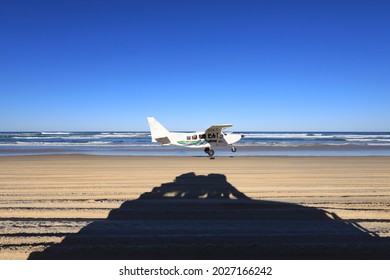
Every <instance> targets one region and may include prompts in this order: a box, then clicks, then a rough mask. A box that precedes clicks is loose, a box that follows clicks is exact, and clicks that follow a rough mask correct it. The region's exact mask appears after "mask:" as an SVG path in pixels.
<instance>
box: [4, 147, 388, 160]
mask: <svg viewBox="0 0 390 280" xmlns="http://www.w3.org/2000/svg"><path fill="white" fill-rule="evenodd" d="M236 148H237V150H238V151H237V152H236V153H232V152H230V148H229V147H216V148H215V151H216V155H215V156H235V157H242V156H309V157H310V156H390V146H384V145H378V146H376V145H371V146H368V145H361V146H357V145H300V146H288V147H285V146H246V145H244V146H240V145H236ZM61 154H62V155H64V154H84V155H112V156H115V155H118V156H148V157H149V156H162V157H163V156H181V157H186V156H205V153H204V152H203V150H202V149H189V148H183V147H175V146H167V147H162V146H150V147H142V146H115V145H112V146H33V147H32V146H0V158H1V157H3V156H23V155H61Z"/></svg>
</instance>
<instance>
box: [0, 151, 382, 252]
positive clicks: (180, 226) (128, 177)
mask: <svg viewBox="0 0 390 280" xmlns="http://www.w3.org/2000/svg"><path fill="white" fill-rule="evenodd" d="M185 174H187V175H185ZM209 174H219V175H211V176H207V175H209ZM213 176H214V177H213ZM224 176H225V177H224ZM177 177H178V179H176V178H177ZM175 179H176V183H175V182H174V181H175ZM206 185H207V187H205V186H206ZM199 189H202V190H201V191H200V190H199ZM140 197H141V199H139V198H140ZM207 197H208V198H210V199H205V198H207ZM246 197H247V198H248V199H247V198H246ZM80 230H81V231H80ZM79 231H80V232H79ZM72 233H73V234H72ZM91 237H93V238H91ZM388 237H390V157H234V158H232V157H217V158H215V159H214V160H210V159H208V158H207V157H127V156H83V155H49V156H21V157H0V259H27V258H29V257H31V256H32V257H34V258H103V259H104V258H114V259H115V258H137V256H138V257H139V258H151V259H154V258H164V256H165V257H167V258H170V257H168V256H167V254H165V255H164V252H165V253H167V252H166V251H167V250H169V251H170V252H171V251H172V250H176V251H177V252H179V253H178V254H177V255H173V258H175V257H176V258H182V257H183V258H189V259H192V258H205V256H207V255H209V254H210V252H215V251H218V250H219V249H220V248H221V247H223V248H224V249H223V250H220V252H219V254H215V255H214V256H210V258H235V257H236V258H259V257H265V258H267V256H269V257H270V258H310V257H311V254H313V252H317V255H315V256H314V257H315V258H321V256H323V258H343V257H345V258H349V257H351V254H355V256H356V258H360V257H361V258H370V256H371V258H377V257H378V256H379V257H381V258H387V257H388V254H387V255H386V253H383V252H382V253H381V254H380V255H375V253H372V251H373V250H374V251H376V249H377V248H388V247H386V246H388ZM327 238H328V239H327ZM354 238H355V239H356V242H355V241H353V240H355V239H354ZM370 238H372V239H373V240H374V239H375V240H376V241H377V242H376V243H375V246H371V247H370V246H368V247H367V244H368V243H369V242H370V241H367V240H371V239H370ZM91 240H92V241H91ZM115 240H116V241H115ZM114 241H115V242H114ZM349 241H351V242H352V241H353V242H352V243H351V242H350V243H351V244H349V246H350V247H353V248H355V249H356V248H357V247H359V248H362V249H361V251H359V250H358V251H356V252H355V251H353V250H352V251H348V250H347V251H348V252H349V253H348V254H346V255H345V256H342V255H340V251H343V250H344V249H345V246H344V245H340V244H347V243H348V242H349ZM202 242H203V243H202ZM201 243H202V244H201ZM177 244H181V245H180V246H179V245H177ZM232 244H233V245H232ZM264 244H266V245H264ZM313 244H314V245H313ZM335 244H338V245H337V246H338V249H337V248H336V249H334V248H335V247H337V246H336V245H335ZM176 245H177V246H179V247H175V246H176ZM240 245H242V246H241V247H240ZM218 246H219V247H218ZM224 246H225V247H224ZM264 246H265V247H264ZM343 246H344V247H343ZM239 247H240V248H239ZM287 247H288V248H287ZM120 248H122V252H121V249H120ZM126 248H127V249H126ZM285 248H287V249H285ZM299 248H301V249H302V248H306V249H307V248H309V249H307V251H306V253H304V254H302V255H299V254H298V253H296V254H289V253H288V250H293V251H294V252H297V251H299ZM125 249H126V250H125ZM306 249H305V250H306ZM50 250H52V251H53V250H54V251H53V252H54V253H53V252H52V251H50ZM61 250H62V251H61ZM153 250H154V251H153ZM164 250H165V251H164ZM180 250H182V251H180ZM224 250H225V251H230V252H232V251H233V252H236V254H233V255H229V254H227V255H222V254H224V253H225V251H224ZM321 250H322V251H327V252H325V253H324V254H323V255H321V254H322V253H321V254H319V253H318V252H319V251H321ZM383 250H384V252H386V250H387V249H386V250H385V249H383ZM41 251H44V253H45V252H48V254H46V255H45V254H37V253H35V254H32V255H31V256H30V254H31V253H33V252H41ZM128 251H132V252H133V253H131V254H127V253H124V252H128ZM63 252H65V253H63ZM85 252H89V253H85ZM183 252H185V253H183ZM259 252H261V253H259ZM270 252H271V253H270ZM367 252H371V253H372V255H370V254H369V253H367ZM359 253H362V255H361V256H359ZM97 254H98V255H99V254H100V255H99V256H97ZM356 254H357V255H356ZM61 256H62V257H61ZM93 256H95V257H93ZM224 256H225V257H224Z"/></svg>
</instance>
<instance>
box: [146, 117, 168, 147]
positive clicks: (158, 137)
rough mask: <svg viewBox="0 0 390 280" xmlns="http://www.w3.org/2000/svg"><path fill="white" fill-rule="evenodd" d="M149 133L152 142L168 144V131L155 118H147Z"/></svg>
mask: <svg viewBox="0 0 390 280" xmlns="http://www.w3.org/2000/svg"><path fill="white" fill-rule="evenodd" d="M148 122H149V127H150V133H151V134H152V142H161V143H162V144H165V145H166V144H169V143H170V142H171V141H170V140H169V138H168V136H169V131H168V129H166V128H165V127H164V126H163V125H162V124H161V123H159V122H158V121H157V120H156V119H155V118H153V117H148Z"/></svg>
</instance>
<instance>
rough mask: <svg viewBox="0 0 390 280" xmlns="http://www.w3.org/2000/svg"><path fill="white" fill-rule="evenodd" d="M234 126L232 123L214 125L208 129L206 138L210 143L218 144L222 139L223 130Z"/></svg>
mask: <svg viewBox="0 0 390 280" xmlns="http://www.w3.org/2000/svg"><path fill="white" fill-rule="evenodd" d="M228 127H232V125H231V124H218V125H212V126H210V127H209V128H208V129H206V131H205V134H206V140H207V142H209V143H216V144H217V145H218V144H219V143H220V141H221V131H222V130H223V129H225V128H228Z"/></svg>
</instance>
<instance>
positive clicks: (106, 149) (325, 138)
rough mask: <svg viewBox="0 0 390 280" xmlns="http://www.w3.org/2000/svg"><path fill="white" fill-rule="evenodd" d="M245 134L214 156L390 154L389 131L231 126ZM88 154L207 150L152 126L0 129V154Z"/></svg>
mask: <svg viewBox="0 0 390 280" xmlns="http://www.w3.org/2000/svg"><path fill="white" fill-rule="evenodd" d="M235 133H239V134H243V135H244V136H245V137H244V138H243V139H242V140H240V141H239V142H238V143H236V145H235V146H236V147H237V152H236V153H232V152H230V149H229V147H221V148H217V149H215V150H216V154H215V155H216V156H232V155H234V156H259V155H260V156H261V155H264V156H390V132H261V131H242V132H235ZM38 154H88V155H130V156H132V155H133V156H165V155H167V156H206V154H205V153H204V152H203V151H202V149H187V148H183V147H175V146H169V147H168V146H165V147H162V146H161V145H160V144H159V143H152V142H151V139H150V132H145V131H134V132H115V131H97V132H62V131H56V132H53V131H48V132H0V156H16V155H38Z"/></svg>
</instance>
